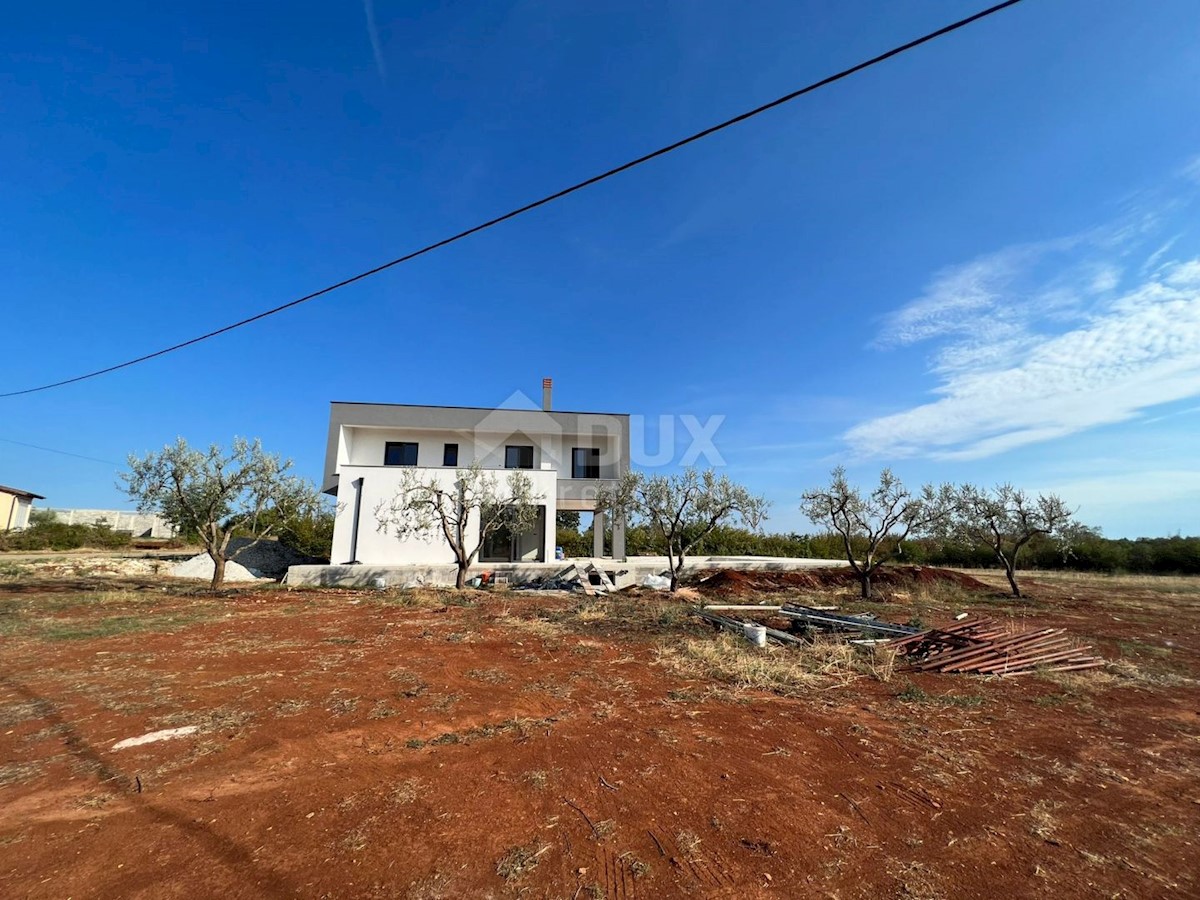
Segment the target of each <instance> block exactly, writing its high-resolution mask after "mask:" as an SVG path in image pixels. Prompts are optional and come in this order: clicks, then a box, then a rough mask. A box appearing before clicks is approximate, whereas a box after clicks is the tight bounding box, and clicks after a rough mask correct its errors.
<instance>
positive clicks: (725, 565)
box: [283, 556, 848, 588]
mask: <svg viewBox="0 0 1200 900" xmlns="http://www.w3.org/2000/svg"><path fill="white" fill-rule="evenodd" d="M589 563H593V564H594V565H595V566H596V568H598V569H601V570H603V571H605V572H607V573H609V577H610V578H612V579H613V580H614V581H616V582H617V584H618V585H619V586H624V585H626V584H628V583H629V582H630V580H632V582H633V583H634V584H636V583H637V582H639V581H641V579H642V578H643V577H645V576H646V575H661V574H663V573H664V572H666V571H667V563H666V560H665V559H664V558H663V557H661V556H634V557H630V558H629V559H626V560H623V561H621V560H613V559H567V560H557V561H555V562H548V563H480V564H477V565H475V566H472V567H471V571H470V573H469V577H474V576H476V575H480V574H482V573H484V572H493V573H505V574H507V575H508V579H509V582H510V583H512V584H522V583H524V582H529V581H534V580H536V579H538V578H545V577H546V576H548V575H553V574H555V573H556V572H561V571H562V570H563V569H565V568H566V567H567V566H569V565H571V564H574V565H575V566H577V567H578V568H579V569H584V568H586V567H587V565H588V564H589ZM845 565H848V563H847V562H846V561H845V560H836V559H792V558H788V557H779V556H697V557H694V558H689V559H686V560H684V563H683V569H684V571H685V572H696V571H703V570H705V569H749V570H760V571H761V570H773V571H779V572H787V571H795V570H798V569H818V568H832V567H837V566H845ZM457 571H458V570H457V568H456V567H455V566H427V565H399V566H374V565H359V566H292V567H290V568H289V569H288V573H287V576H286V577H285V578H284V579H283V583H284V584H289V585H295V586H299V587H343V588H347V587H348V588H354V587H361V588H367V587H375V586H376V585H377V583H378V582H377V581H376V579H383V581H384V583H385V584H386V585H387V587H408V586H413V585H418V584H425V585H436V586H443V587H450V586H453V585H454V578H455V575H456V574H457ZM622 573H624V574H622ZM618 579H619V580H618Z"/></svg>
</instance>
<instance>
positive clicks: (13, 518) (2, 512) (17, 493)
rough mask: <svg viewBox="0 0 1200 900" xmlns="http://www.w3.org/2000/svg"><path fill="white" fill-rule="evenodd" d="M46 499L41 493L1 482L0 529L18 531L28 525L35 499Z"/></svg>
mask: <svg viewBox="0 0 1200 900" xmlns="http://www.w3.org/2000/svg"><path fill="white" fill-rule="evenodd" d="M45 499H46V498H45V497H43V496H42V495H41V494H32V493H30V492H29V491H22V490H20V489H18V488H11V487H5V486H4V485H2V484H0V531H17V530H19V529H21V528H24V527H25V526H27V525H28V524H29V511H30V509H32V507H33V501H34V500H45Z"/></svg>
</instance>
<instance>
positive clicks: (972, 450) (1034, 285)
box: [845, 231, 1200, 459]
mask: <svg viewBox="0 0 1200 900" xmlns="http://www.w3.org/2000/svg"><path fill="white" fill-rule="evenodd" d="M1114 233H1115V232H1112V231H1109V232H1105V233H1104V234H1103V235H1101V234H1100V233H1099V232H1098V233H1096V234H1094V235H1088V236H1083V237H1078V238H1070V239H1066V240H1064V241H1057V242H1051V243H1045V244H1041V245H1028V246H1023V247H1019V248H1015V249H1013V250H1007V251H1002V252H1000V253H996V254H991V255H989V256H986V257H983V258H981V259H979V260H976V261H974V262H971V263H968V264H966V265H965V266H961V267H958V268H956V269H951V270H946V271H943V272H941V273H939V274H938V275H937V276H936V277H935V278H934V280H933V282H932V284H931V286H930V288H929V290H928V291H927V292H926V294H925V295H924V296H922V297H921V298H919V299H917V300H916V301H914V302H913V303H911V304H909V305H908V306H906V307H905V308H903V309H902V310H900V311H899V312H898V313H896V314H895V315H894V316H892V317H891V318H890V319H889V320H888V322H887V327H888V328H889V329H890V330H891V331H890V340H891V341H892V342H894V343H900V344H908V343H913V342H915V341H920V340H927V339H930V338H940V339H942V341H943V345H942V346H941V347H940V348H939V349H938V350H937V352H936V353H935V356H934V358H933V360H932V368H933V371H934V373H936V374H937V375H938V376H939V378H940V379H941V383H940V384H939V385H938V386H937V387H936V388H935V391H934V393H935V394H937V395H938V399H936V400H933V401H932V402H929V403H923V404H920V405H918V406H915V407H913V408H911V409H908V410H905V411H903V412H899V413H895V414H892V415H885V416H880V417H877V418H873V419H870V420H868V421H865V422H862V423H860V424H858V425H856V426H854V427H853V428H851V429H850V430H849V431H848V432H846V434H845V439H846V440H847V441H848V442H849V444H850V445H851V447H852V448H853V449H854V450H855V451H856V453H857V454H858V455H860V456H864V457H872V456H886V457H900V456H915V455H929V456H932V457H934V458H942V459H977V458H981V457H985V456H991V455H994V454H997V453H1001V452H1004V451H1006V450H1011V449H1014V448H1016V447H1021V446H1025V445H1028V444H1033V443H1038V442H1042V441H1046V440H1051V439H1054V438H1059V437H1064V436H1066V435H1070V434H1073V433H1076V432H1079V431H1082V430H1084V429H1088V428H1094V427H1097V426H1100V425H1106V424H1112V423H1116V422H1122V421H1125V420H1128V419H1131V418H1134V417H1136V416H1138V415H1139V414H1140V412H1141V411H1142V410H1144V409H1147V408H1149V407H1153V406H1156V405H1158V404H1162V403H1168V402H1171V401H1176V400H1181V399H1184V398H1187V397H1191V396H1196V395H1198V394H1200V258H1197V259H1190V260H1185V261H1182V262H1175V263H1170V264H1160V265H1158V266H1157V268H1156V269H1155V271H1154V273H1153V274H1150V275H1146V274H1144V269H1143V274H1142V275H1141V276H1140V278H1141V280H1140V282H1138V283H1135V284H1133V285H1131V286H1128V287H1126V288H1125V289H1124V290H1123V291H1118V286H1119V284H1120V279H1121V272H1122V270H1123V267H1121V266H1119V265H1117V264H1116V263H1115V262H1113V261H1112V259H1111V257H1112V256H1114V255H1115V256H1118V257H1120V256H1124V255H1126V254H1127V252H1128V248H1125V249H1124V250H1123V251H1118V249H1117V247H1116V245H1114V243H1113V241H1112V240H1111V238H1112V234H1114ZM1068 251H1070V253H1071V256H1072V258H1071V259H1069V260H1064V259H1062V256H1063V254H1065V253H1067V252H1068ZM1098 254H1099V255H1107V256H1109V257H1110V258H1108V259H1094V258H1089V257H1094V256H1096V255H1098ZM1159 255H1161V254H1159ZM1156 262H1157V260H1156ZM1047 267H1050V268H1051V269H1052V271H1053V272H1054V274H1053V275H1052V276H1050V277H1047V272H1046V269H1047Z"/></svg>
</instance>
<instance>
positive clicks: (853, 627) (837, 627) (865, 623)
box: [779, 603, 920, 637]
mask: <svg viewBox="0 0 1200 900" xmlns="http://www.w3.org/2000/svg"><path fill="white" fill-rule="evenodd" d="M779 615H781V616H785V617H787V618H789V619H791V620H793V621H795V622H799V623H802V624H803V626H804V627H805V628H816V629H819V630H821V631H829V632H834V633H837V634H846V633H851V634H862V633H863V632H867V633H870V634H877V635H884V636H887V637H907V636H908V635H913V634H916V633H917V632H919V631H920V629H919V628H912V627H910V626H908V625H897V624H895V623H893V622H881V621H879V620H878V619H876V618H875V617H874V616H872V615H870V614H868V613H863V614H862V615H857V616H841V615H837V614H836V613H831V612H828V611H826V610H824V609H818V608H816V607H812V606H800V605H799V604H796V603H785V604H784V605H783V606H782V607H780V609H779Z"/></svg>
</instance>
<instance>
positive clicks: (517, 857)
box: [496, 844, 550, 881]
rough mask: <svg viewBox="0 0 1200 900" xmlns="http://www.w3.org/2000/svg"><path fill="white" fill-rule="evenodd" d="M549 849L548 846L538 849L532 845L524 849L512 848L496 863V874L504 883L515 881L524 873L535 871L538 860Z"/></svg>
mask: <svg viewBox="0 0 1200 900" xmlns="http://www.w3.org/2000/svg"><path fill="white" fill-rule="evenodd" d="M549 849H550V845H549V844H546V845H543V846H542V847H540V848H537V847H535V846H534V845H533V844H530V845H528V846H525V847H512V848H510V849H509V850H508V851H507V852H506V853H505V854H504V855H503V856H501V857H500V859H499V861H498V862H497V863H496V874H497V875H499V876H500V877H501V878H503V879H504V880H505V881H517V880H518V879H520V878H521V877H522V876H523V875H525V874H526V873H528V872H532V871H533V870H534V869H536V868H537V864H538V859H539V858H540V857H541V855H542V854H543V853H545V852H546V851H547V850H549Z"/></svg>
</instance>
